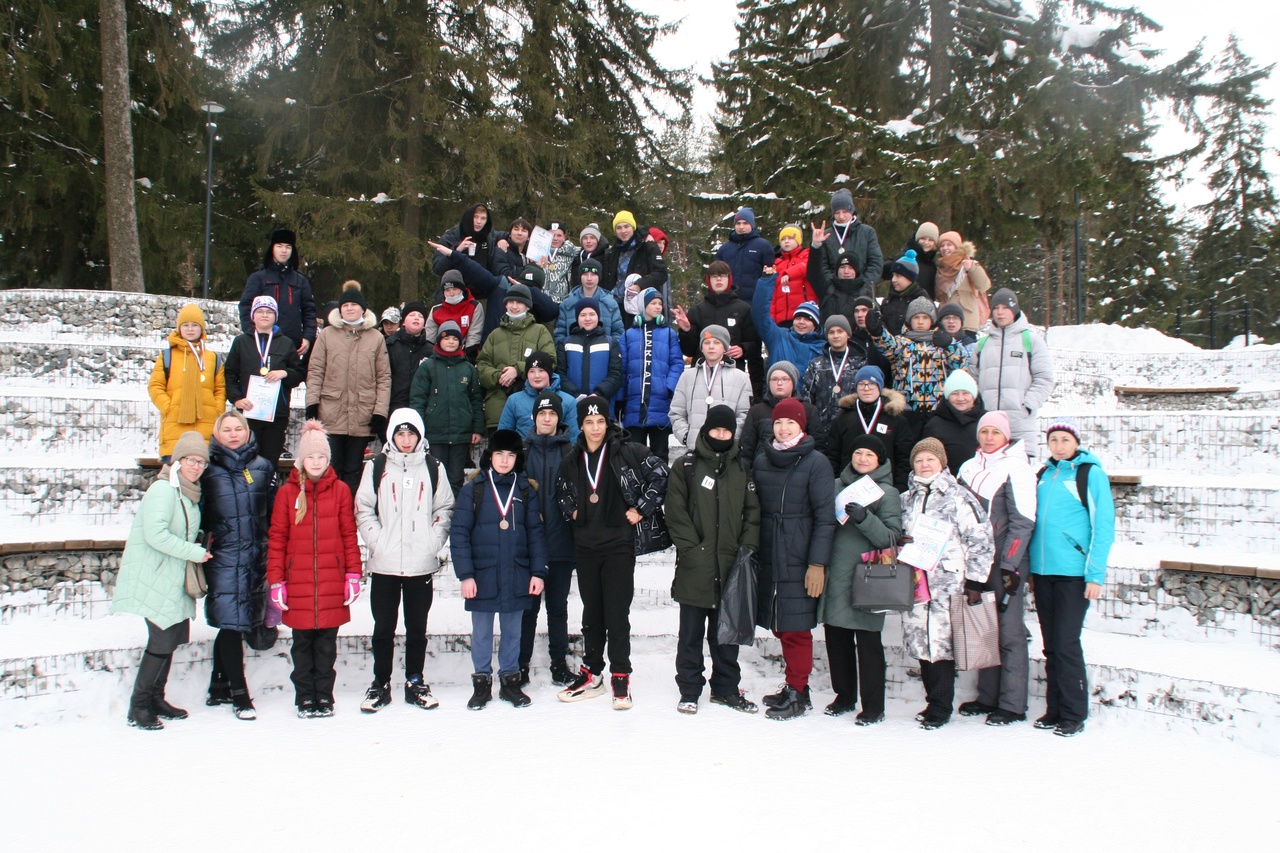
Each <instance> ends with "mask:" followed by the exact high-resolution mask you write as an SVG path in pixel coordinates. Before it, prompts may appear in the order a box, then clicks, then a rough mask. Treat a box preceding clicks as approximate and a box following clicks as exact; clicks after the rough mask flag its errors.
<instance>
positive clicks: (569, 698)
mask: <svg viewBox="0 0 1280 853" xmlns="http://www.w3.org/2000/svg"><path fill="white" fill-rule="evenodd" d="M604 691H605V687H604V676H602V675H595V674H593V673H592V672H591V670H589V669H587V668H586V667H585V666H584V667H583V668H582V669H580V670H579V671H578V677H577V678H575V679H574V680H573V683H572V684H570V685H569V686H568V687H566V688H565V689H564V690H561V691H560V692H559V693H557V694H556V696H557V698H559V699H560V701H561V702H578V701H580V700H582V699H594V698H595V697H597V696H601V695H603V694H604Z"/></svg>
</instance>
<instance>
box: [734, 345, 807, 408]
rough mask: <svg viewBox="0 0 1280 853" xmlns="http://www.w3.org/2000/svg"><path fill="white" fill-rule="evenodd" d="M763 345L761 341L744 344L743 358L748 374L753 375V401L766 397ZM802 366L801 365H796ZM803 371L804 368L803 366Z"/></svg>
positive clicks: (802, 370)
mask: <svg viewBox="0 0 1280 853" xmlns="http://www.w3.org/2000/svg"><path fill="white" fill-rule="evenodd" d="M763 352H764V349H763V346H762V344H761V343H760V342H759V341H754V342H752V343H747V344H743V345H742V358H743V360H745V361H746V363H747V374H748V375H749V376H750V377H751V401H752V402H753V403H754V402H756V401H757V400H763V399H764V379H765V376H764V357H763ZM796 367H800V365H796ZM801 372H802V373H803V372H804V369H803V368H801Z"/></svg>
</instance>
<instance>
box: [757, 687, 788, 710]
mask: <svg viewBox="0 0 1280 853" xmlns="http://www.w3.org/2000/svg"><path fill="white" fill-rule="evenodd" d="M760 701H761V702H762V703H763V704H764V706H765V707H766V708H777V707H779V706H780V705H782V704H784V703H785V702H786V701H787V685H786V682H783V683H782V686H780V687H779V688H778V692H777V693H767V694H765V695H764V696H762V697H761V698H760Z"/></svg>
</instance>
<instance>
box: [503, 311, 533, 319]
mask: <svg viewBox="0 0 1280 853" xmlns="http://www.w3.org/2000/svg"><path fill="white" fill-rule="evenodd" d="M526 313H528V312H527V311H521V312H520V313H519V314H512V313H511V312H510V311H508V312H507V316H508V317H510V318H511V319H512V320H519V319H520V318H521V317H523V316H524V315H525V314H526Z"/></svg>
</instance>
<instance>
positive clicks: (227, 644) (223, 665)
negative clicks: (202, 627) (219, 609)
mask: <svg viewBox="0 0 1280 853" xmlns="http://www.w3.org/2000/svg"><path fill="white" fill-rule="evenodd" d="M210 681H213V682H220V683H224V684H230V685H231V689H232V690H244V689H245V680H244V643H243V642H242V640H241V637H240V632H239V631H232V630H229V629H227V628H219V629H218V636H216V637H214V638H213V677H212V678H210Z"/></svg>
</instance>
